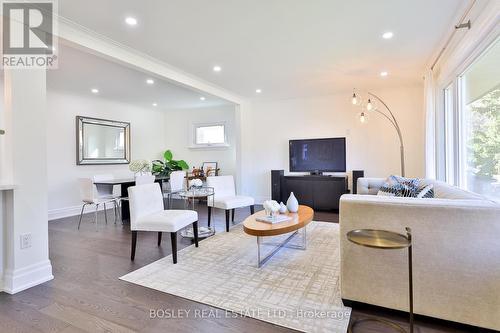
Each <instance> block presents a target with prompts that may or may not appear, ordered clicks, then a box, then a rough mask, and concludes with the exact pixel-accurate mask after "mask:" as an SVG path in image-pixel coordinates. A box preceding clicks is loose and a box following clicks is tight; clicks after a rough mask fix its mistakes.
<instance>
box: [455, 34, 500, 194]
mask: <svg viewBox="0 0 500 333" xmlns="http://www.w3.org/2000/svg"><path fill="white" fill-rule="evenodd" d="M457 85H458V89H457V96H456V97H457V100H458V101H459V103H458V105H457V108H453V107H452V108H453V109H455V111H456V112H457V114H458V122H457V123H456V124H455V125H454V126H453V127H454V128H455V129H456V131H457V134H458V135H457V137H456V138H455V140H456V142H457V143H458V144H457V145H456V146H457V148H458V149H457V150H458V151H457V152H454V153H453V155H455V156H456V157H458V161H457V163H456V164H457V165H455V167H453V166H449V165H447V167H446V169H447V172H446V174H447V178H448V176H452V177H453V175H452V174H453V172H456V173H457V176H458V177H457V178H456V180H458V184H459V185H460V186H461V187H463V188H465V189H467V190H470V191H472V192H476V193H481V194H483V195H485V196H488V197H490V198H491V199H494V200H500V40H498V39H497V40H496V41H495V42H494V43H493V44H492V45H491V46H490V47H489V48H488V49H487V50H486V51H485V52H483V53H482V54H481V56H479V57H478V58H477V59H476V60H475V61H474V62H473V63H472V64H471V65H470V66H469V67H468V68H467V70H465V71H464V72H463V74H462V75H460V76H459V77H458V80H457ZM446 95H447V94H446V93H445V99H446V101H445V104H446V103H450V102H449V101H448V99H449V98H450V97H446ZM451 100H453V99H451ZM446 123H447V124H446V127H447V129H448V126H450V120H447V121H446ZM448 131H449V129H448ZM447 155H448V154H447ZM448 169H450V170H452V171H448ZM447 180H448V179H447Z"/></svg>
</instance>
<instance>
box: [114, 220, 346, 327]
mask: <svg viewBox="0 0 500 333" xmlns="http://www.w3.org/2000/svg"><path fill="white" fill-rule="evenodd" d="M298 239H299V240H300V238H298ZM273 241H275V239H273ZM339 270H340V255H339V226H338V224H336V223H326V222H312V223H310V224H309V225H308V227H307V250H297V249H289V248H282V249H281V250H280V251H279V252H278V253H276V254H275V255H274V257H272V258H271V259H270V260H269V261H268V262H267V263H266V264H265V265H264V266H263V267H262V268H257V241H256V238H255V237H253V236H249V235H247V234H245V233H244V231H243V228H242V226H241V225H238V226H236V227H234V228H232V229H231V231H230V232H229V233H226V232H221V233H218V234H216V235H215V236H213V237H210V238H208V239H206V240H204V241H202V242H200V247H199V248H195V247H194V246H190V247H187V248H185V249H183V250H182V251H180V252H179V255H178V264H177V265H174V264H172V258H171V256H168V257H165V258H163V259H160V260H158V261H156V262H154V263H152V264H150V265H147V266H145V267H143V268H140V269H138V270H136V271H134V272H132V273H129V274H127V275H125V276H123V277H121V278H120V279H122V280H124V281H128V282H131V283H135V284H138V285H141V286H144V287H148V288H152V289H155V290H159V291H163V292H165V293H169V294H172V295H176V296H180V297H183V298H186V299H190V300H193V301H196V302H200V303H204V304H208V305H211V306H214V307H217V308H220V309H223V310H229V311H231V312H235V313H239V314H241V315H244V316H248V317H252V318H256V319H259V320H263V321H266V322H270V323H273V324H276V325H280V326H284V327H288V328H292V329H295V330H299V331H304V332H329V333H337V332H338V333H345V332H347V326H348V323H349V317H350V313H351V309H350V308H348V307H344V306H343V304H342V300H341V297H340V274H339V273H340V271H339ZM231 312H228V313H229V314H232V313H231ZM192 315H193V316H194V315H195V314H192ZM226 315H227V314H226Z"/></svg>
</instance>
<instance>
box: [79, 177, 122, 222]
mask: <svg viewBox="0 0 500 333" xmlns="http://www.w3.org/2000/svg"><path fill="white" fill-rule="evenodd" d="M78 185H79V189H80V196H81V198H82V201H83V206H82V211H81V212H80V220H79V221H78V229H80V224H81V223H82V217H83V212H84V210H85V207H86V206H88V205H95V228H96V231H97V211H98V209H99V206H100V205H101V204H102V205H103V206H104V219H105V220H106V224H107V223H108V216H107V214H106V204H107V203H112V204H114V209H115V210H114V212H115V223H116V219H117V216H118V214H117V211H118V203H117V201H116V199H115V198H114V197H101V196H99V195H96V192H97V190H96V186H95V185H94V181H93V180H92V179H90V178H79V179H78Z"/></svg>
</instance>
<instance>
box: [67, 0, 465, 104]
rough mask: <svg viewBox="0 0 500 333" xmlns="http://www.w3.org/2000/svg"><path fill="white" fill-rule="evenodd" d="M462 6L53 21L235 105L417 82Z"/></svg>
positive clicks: (99, 6) (382, 5)
mask: <svg viewBox="0 0 500 333" xmlns="http://www.w3.org/2000/svg"><path fill="white" fill-rule="evenodd" d="M468 1H469V0H439V1H437V0H376V1H374V0H349V1H347V0H251V1H249V0H211V1H206V0H205V1H204V0H169V1H165V0H148V1H136V0H107V1H102V0H85V1H81V0H62V1H60V2H59V13H60V15H62V16H64V17H65V18H67V19H69V20H72V21H74V22H76V23H78V24H81V25H83V26H85V27H87V28H89V29H91V30H94V31H96V32H98V33H100V34H102V35H105V36H107V37H109V38H111V39H114V40H116V41H118V42H120V43H122V44H125V45H127V46H129V47H132V48H135V49H137V50H140V51H142V52H144V53H147V54H149V55H151V56H153V57H156V58H158V59H160V60H162V61H165V62H167V63H169V64H171V65H173V66H176V67H178V68H180V69H182V70H184V71H186V72H188V73H191V74H194V75H196V76H198V77H201V78H203V79H205V80H207V81H210V82H212V83H214V84H217V85H219V86H221V87H223V88H226V89H228V90H230V91H233V92H235V93H238V94H240V95H242V96H246V97H256V94H255V89H256V88H261V89H262V90H263V93H262V94H261V95H260V96H258V97H259V98H289V97H306V96H314V95H324V94H330V93H332V92H335V91H338V90H340V89H350V88H351V87H354V86H356V87H372V86H374V85H376V86H377V87H378V86H389V85H401V84H407V83H415V82H418V81H420V80H421V77H422V74H423V71H424V69H425V65H426V64H427V63H428V62H429V60H430V57H431V55H432V54H433V52H434V51H435V50H436V49H437V48H438V46H439V43H440V42H441V40H442V39H443V37H444V34H445V33H446V32H447V31H449V30H450V27H452V26H453V24H454V23H455V22H453V19H454V18H455V17H456V16H457V10H458V9H459V8H463V5H464V3H465V2H468ZM127 16H133V17H135V18H137V20H138V24H137V26H135V27H130V26H128V25H126V24H125V23H124V19H125V17H127ZM387 30H390V31H393V32H394V38H393V39H392V40H384V39H382V38H381V35H382V33H383V32H385V31H387ZM214 65H220V66H221V67H222V71H221V72H220V73H214V72H213V71H212V67H213V66H214ZM382 70H386V71H388V72H389V76H388V77H387V78H381V77H380V76H379V73H380V72H381V71H382Z"/></svg>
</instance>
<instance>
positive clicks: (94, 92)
mask: <svg viewBox="0 0 500 333" xmlns="http://www.w3.org/2000/svg"><path fill="white" fill-rule="evenodd" d="M90 91H91V92H92V93H93V94H98V93H99V89H96V88H92V89H90Z"/></svg>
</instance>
